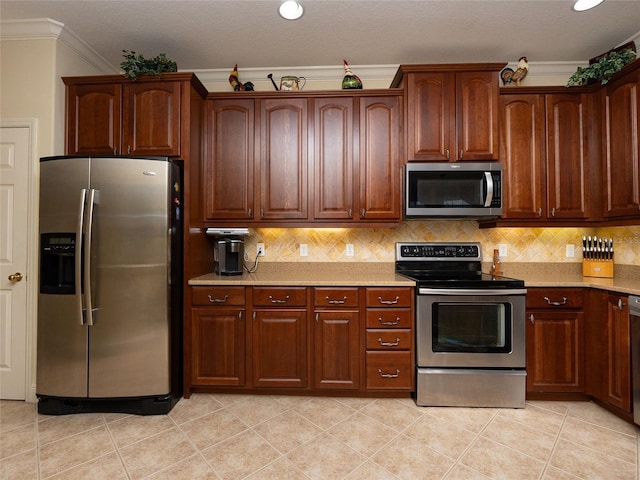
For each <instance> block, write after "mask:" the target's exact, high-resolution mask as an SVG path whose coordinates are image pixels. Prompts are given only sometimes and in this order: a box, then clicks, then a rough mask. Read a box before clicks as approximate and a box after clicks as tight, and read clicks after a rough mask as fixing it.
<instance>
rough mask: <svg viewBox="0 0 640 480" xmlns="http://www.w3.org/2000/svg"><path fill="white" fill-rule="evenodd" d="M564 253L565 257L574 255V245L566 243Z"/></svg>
mask: <svg viewBox="0 0 640 480" xmlns="http://www.w3.org/2000/svg"><path fill="white" fill-rule="evenodd" d="M565 253H566V257H567V258H573V257H575V255H576V253H575V245H572V244H568V245H567V248H566V252H565Z"/></svg>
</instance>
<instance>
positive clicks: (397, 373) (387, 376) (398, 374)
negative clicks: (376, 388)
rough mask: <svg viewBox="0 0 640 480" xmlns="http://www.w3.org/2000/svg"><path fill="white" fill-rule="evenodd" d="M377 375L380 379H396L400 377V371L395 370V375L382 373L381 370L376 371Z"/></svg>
mask: <svg viewBox="0 0 640 480" xmlns="http://www.w3.org/2000/svg"><path fill="white" fill-rule="evenodd" d="M378 375H380V377H382V378H398V377H399V376H400V370H398V369H397V368H396V373H382V369H380V368H379V369H378Z"/></svg>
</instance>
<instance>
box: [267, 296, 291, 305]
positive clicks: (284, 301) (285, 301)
mask: <svg viewBox="0 0 640 480" xmlns="http://www.w3.org/2000/svg"><path fill="white" fill-rule="evenodd" d="M269 300H270V301H271V303H278V304H281V303H287V302H288V301H289V295H287V296H286V297H284V300H280V299H278V298H273V297H272V296H271V295H269Z"/></svg>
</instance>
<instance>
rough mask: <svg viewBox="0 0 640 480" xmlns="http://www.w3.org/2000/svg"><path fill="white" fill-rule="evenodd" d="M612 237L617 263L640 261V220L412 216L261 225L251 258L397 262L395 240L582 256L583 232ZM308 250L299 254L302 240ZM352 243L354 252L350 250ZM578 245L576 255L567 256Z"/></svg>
mask: <svg viewBox="0 0 640 480" xmlns="http://www.w3.org/2000/svg"><path fill="white" fill-rule="evenodd" d="M583 235H587V236H588V235H591V236H593V235H597V236H598V237H607V238H613V240H614V248H615V263H617V264H622V265H640V226H637V225H633V226H626V227H601V228H488V229H480V228H478V224H477V223H476V222H475V221H472V220H446V221H429V220H411V221H404V222H402V224H401V225H400V226H399V227H397V228H394V229H387V228H385V229H383V228H257V229H255V230H254V231H252V234H251V235H250V236H249V237H247V242H246V247H245V251H246V252H247V253H248V254H249V257H250V258H251V259H253V258H254V256H255V252H256V244H257V243H264V244H265V256H264V258H262V259H261V261H263V262H393V261H394V260H395V250H394V249H395V243H396V242H410V241H416V242H480V243H481V244H482V248H483V257H484V258H483V261H487V262H488V261H491V257H492V255H493V249H494V248H498V246H499V245H506V247H507V256H506V257H505V258H503V259H502V260H503V261H504V262H581V261H582V236H583ZM303 244H304V245H306V246H307V251H308V255H307V256H305V257H303V256H300V245H303ZM347 244H352V245H353V247H354V255H353V256H352V257H349V256H347V255H346V246H347ZM567 245H574V249H575V256H574V257H573V258H567V257H566V246H567Z"/></svg>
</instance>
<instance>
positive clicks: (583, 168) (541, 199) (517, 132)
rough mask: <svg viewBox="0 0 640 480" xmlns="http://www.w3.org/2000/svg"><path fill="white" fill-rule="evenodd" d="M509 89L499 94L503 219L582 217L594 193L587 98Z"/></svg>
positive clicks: (583, 95)
mask: <svg viewBox="0 0 640 480" xmlns="http://www.w3.org/2000/svg"><path fill="white" fill-rule="evenodd" d="M505 90H507V89H505ZM513 91H515V89H513ZM507 92H508V93H505V94H503V95H501V97H500V115H501V118H500V132H501V142H500V147H501V151H500V159H501V160H502V163H503V167H504V182H503V188H502V192H503V199H504V205H505V207H504V214H503V218H505V219H523V220H525V219H526V220H543V221H558V220H586V219H587V218H588V216H589V212H588V208H589V206H590V205H592V203H591V200H592V197H593V196H595V195H597V192H593V191H589V190H590V189H589V187H588V183H587V181H588V173H589V171H590V168H589V153H590V152H589V148H590V138H589V136H590V129H589V125H590V122H591V113H590V108H589V105H590V102H589V98H588V96H587V95H586V94H580V93H578V94H571V93H553V94H543V93H529V94H511V92H509V91H507ZM589 195H590V196H589Z"/></svg>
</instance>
